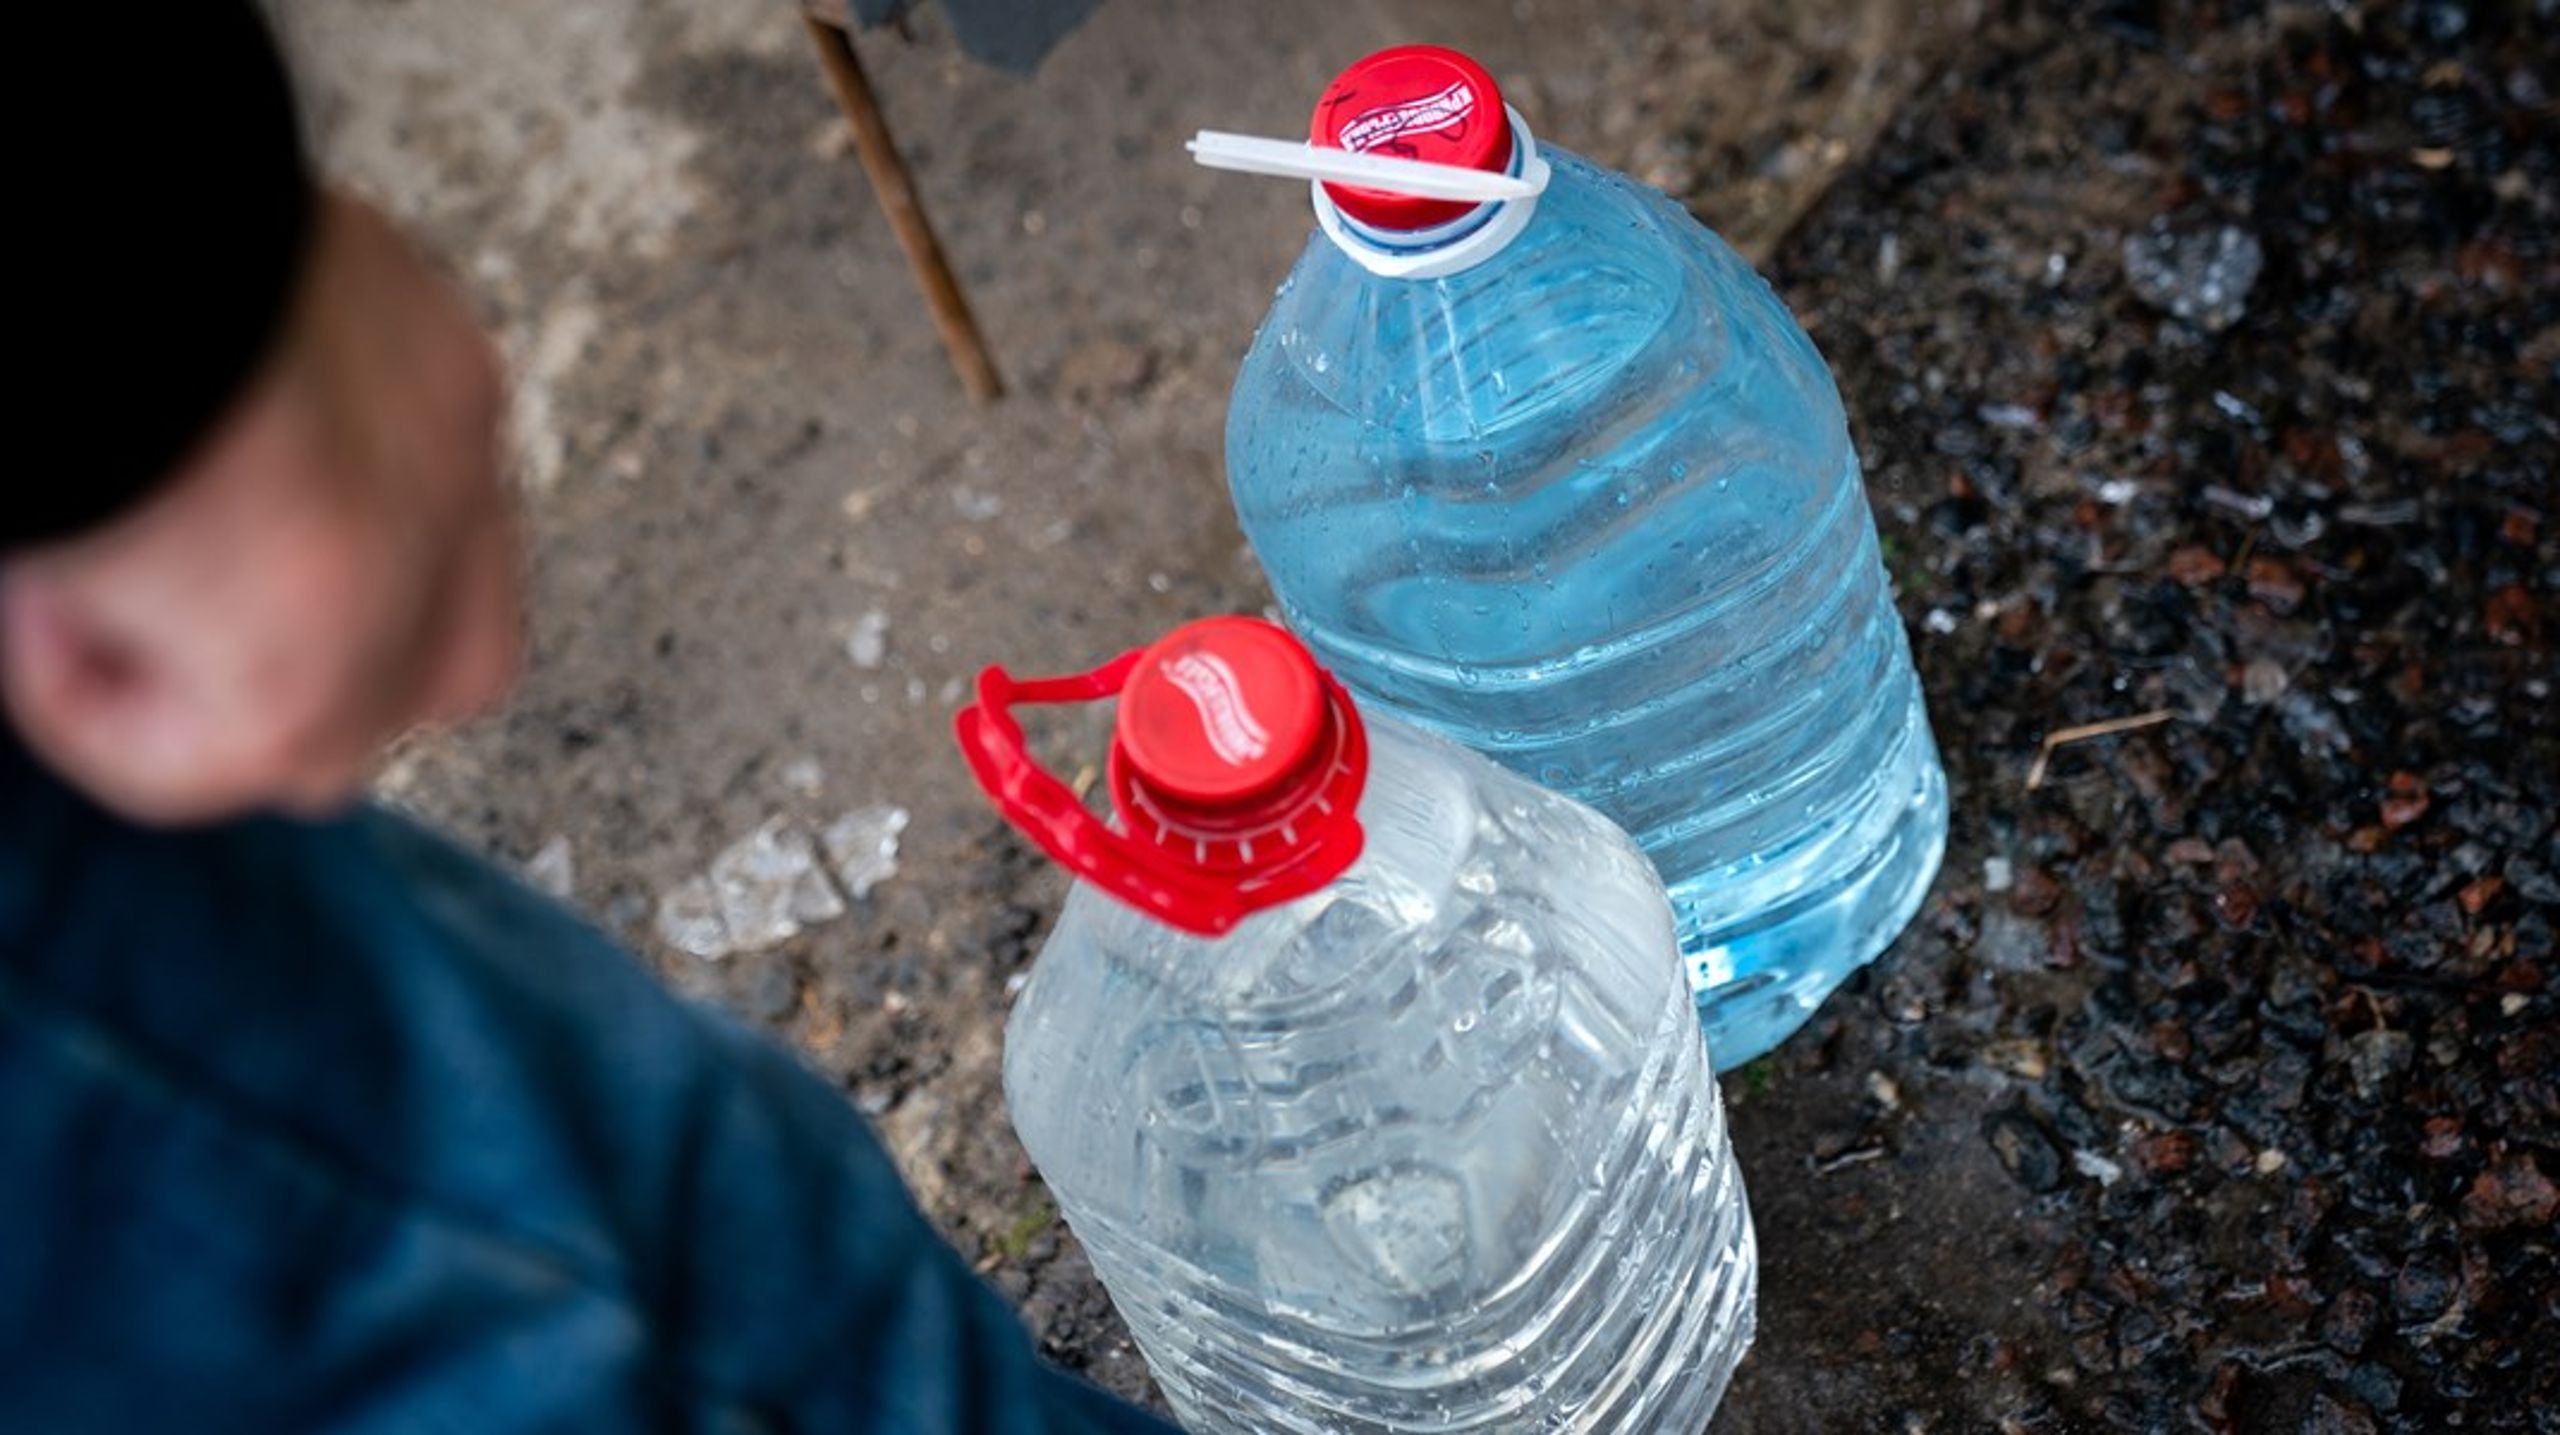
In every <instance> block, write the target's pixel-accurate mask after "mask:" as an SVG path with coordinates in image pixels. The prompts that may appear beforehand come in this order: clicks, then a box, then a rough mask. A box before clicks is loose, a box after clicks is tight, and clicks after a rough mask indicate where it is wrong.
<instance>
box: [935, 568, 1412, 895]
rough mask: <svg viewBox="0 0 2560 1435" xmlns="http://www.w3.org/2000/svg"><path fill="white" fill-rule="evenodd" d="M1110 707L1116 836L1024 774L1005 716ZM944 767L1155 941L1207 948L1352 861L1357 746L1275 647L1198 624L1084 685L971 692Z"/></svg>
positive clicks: (1000, 676)
mask: <svg viewBox="0 0 2560 1435" xmlns="http://www.w3.org/2000/svg"><path fill="white" fill-rule="evenodd" d="M1115 694H1117V695H1119V698H1120V712H1119V718H1118V723H1117V728H1116V732H1115V737H1114V740H1113V742H1112V746H1111V803H1112V809H1113V812H1114V813H1115V815H1116V816H1117V817H1118V819H1119V820H1118V823H1117V825H1116V827H1115V826H1112V825H1106V824H1105V823H1103V822H1102V821H1101V819H1099V818H1097V817H1095V816H1094V815H1093V813H1092V812H1091V811H1090V810H1088V809H1087V808H1086V807H1085V805H1084V803H1083V802H1082V801H1081V800H1079V799H1078V798H1077V796H1076V795H1075V793H1074V792H1073V791H1071V790H1070V789H1069V788H1068V787H1067V786H1066V784H1064V783H1062V782H1060V781H1059V780H1058V779H1057V777H1056V776H1055V775H1053V774H1051V773H1049V772H1047V771H1044V770H1043V769H1041V768H1040V767H1039V766H1038V765H1037V764H1036V763H1034V762H1033V761H1032V760H1031V756H1030V751H1029V748H1028V745H1027V744H1026V743H1025V741H1024V738H1023V733H1022V727H1021V724H1020V723H1018V722H1016V721H1015V720H1014V717H1013V713H1012V709H1013V708H1014V707H1015V706H1017V705H1019V704H1024V703H1060V702H1094V701H1099V700H1101V699H1103V698H1107V697H1110V696H1113V695H1115ZM957 734H958V737H959V740H960V749H961V752H962V753H963V754H964V755H965V756H966V757H967V758H968V759H969V766H970V769H971V771H972V772H974V773H975V774H976V776H977V779H978V784H979V786H981V787H983V788H985V789H986V792H987V795H988V796H989V797H991V798H993V799H994V801H995V804H996V808H997V810H998V811H1000V812H1002V813H1003V814H1004V815H1005V818H1006V819H1007V820H1008V821H1010V822H1012V823H1013V825H1014V826H1016V827H1018V828H1020V829H1022V831H1023V832H1024V834H1026V835H1027V836H1029V837H1030V838H1031V839H1032V840H1033V841H1035V842H1037V843H1039V844H1040V846H1041V848H1042V850H1044V851H1046V852H1047V853H1048V854H1049V855H1050V856H1052V857H1054V858H1056V859H1057V860H1058V861H1059V862H1060V863H1062V864H1064V865H1065V866H1067V867H1068V868H1070V869H1072V870H1074V871H1075V872H1076V873H1078V874H1079V875H1081V876H1082V877H1084V878H1085V879H1086V880H1088V881H1090V882H1092V883H1094V884H1095V885H1097V886H1099V887H1102V888H1103V889H1105V890H1106V891H1109V892H1111V893H1112V894H1113V895H1115V896H1117V897H1119V898H1120V899H1121V900H1123V901H1126V902H1128V903H1129V904H1131V905H1132V906H1135V907H1137V908H1139V909H1140V910H1142V911H1145V912H1147V913H1149V914H1150V915H1153V916H1155V917H1156V918H1158V919H1159V920H1162V921H1164V922H1166V923H1169V924H1170V925H1173V926H1177V927H1180V928H1182V929H1183V930H1185V931H1190V932H1196V933H1198V934H1200V935H1202V936H1218V935H1221V934H1223V933H1225V932H1227V931H1228V930H1230V929H1232V928H1233V927H1234V926H1235V925H1236V923H1238V922H1240V921H1243V920H1244V919H1245V918H1246V917H1247V916H1250V915H1251V914H1253V913H1255V912H1258V911H1260V910H1262V909H1263V908H1265V907H1271V906H1276V905H1278V904H1279V903H1282V902H1286V901H1290V900H1293V899H1295V898H1298V897H1303V896H1305V895H1306V894H1308V893H1310V892H1313V891H1315V890H1316V889H1318V888H1320V887H1322V886H1324V885H1325V884H1327V883H1329V882H1331V881H1332V880H1333V879H1334V878H1336V877H1338V876H1340V875H1342V872H1343V871H1344V869H1346V868H1348V867H1349V866H1350V865H1351V864H1352V862H1353V861H1355V860H1357V859H1358V857H1359V855H1360V847H1361V833H1360V823H1359V819H1358V816H1357V808H1358V806H1359V802H1360V791H1361V788H1362V786H1363V784H1364V783H1365V782H1366V781H1367V778H1368V770H1369V751H1368V738H1367V734H1366V733H1365V732H1363V730H1362V729H1361V726H1360V717H1359V714H1358V713H1357V712H1356V711H1355V710H1354V709H1353V708H1352V706H1351V699H1350V696H1349V695H1348V694H1347V693H1345V692H1344V691H1343V690H1342V685H1341V684H1339V683H1337V682H1335V681H1334V680H1333V678H1332V676H1331V675H1329V674H1327V673H1326V672H1325V671H1324V670H1323V669H1322V668H1319V667H1317V666H1316V662H1315V659H1314V658H1313V657H1312V656H1310V655H1309V654H1308V652H1307V650H1306V648H1305V647H1303V646H1302V645H1300V643H1299V642H1298V640H1297V639H1296V638H1294V637H1291V636H1290V635H1289V634H1288V633H1287V632H1286V631H1284V630H1282V629H1280V628H1277V627H1274V626H1272V625H1271V624H1269V623H1266V622H1263V621H1262V620H1260V619H1258V618H1209V619H1204V620H1202V621H1200V622H1197V623H1191V624H1188V625H1185V626H1184V627H1181V628H1177V629H1175V630H1174V631H1173V632H1172V633H1170V634H1167V635H1166V636H1165V637H1164V638H1163V639H1162V640H1160V641H1158V642H1157V643H1155V644H1154V645H1153V646H1150V647H1146V648H1141V649H1139V650H1137V651H1136V652H1132V653H1126V654H1123V655H1121V656H1120V657H1119V658H1117V659H1115V660H1113V661H1112V662H1110V663H1108V664H1106V665H1104V666H1103V667H1100V668H1097V669H1095V670H1094V671H1092V672H1089V673H1079V674H1074V675H1071V676H1068V677H1060V678H1029V679H1017V678H1015V677H1013V676H1012V675H1011V674H1009V673H1007V672H1005V671H1004V670H1003V669H1002V668H989V669H987V670H986V671H985V672H983V673H981V674H980V675H979V677H978V701H977V702H976V703H975V704H973V705H971V706H969V707H967V708H964V709H962V710H961V713H960V716H959V719H958V722H957Z"/></svg>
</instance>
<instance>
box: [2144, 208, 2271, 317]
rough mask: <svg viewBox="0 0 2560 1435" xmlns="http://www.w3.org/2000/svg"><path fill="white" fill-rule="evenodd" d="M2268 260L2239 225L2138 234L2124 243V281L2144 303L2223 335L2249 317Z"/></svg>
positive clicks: (2255, 238)
mask: <svg viewBox="0 0 2560 1435" xmlns="http://www.w3.org/2000/svg"><path fill="white" fill-rule="evenodd" d="M2265 263H2266V255H2265V252H2264V251H2263V250H2261V249H2260V248H2259V247H2258V241H2257V237H2256V236H2254V235H2252V234H2250V233H2249V231H2247V230H2245V229H2242V228H2240V227H2238V226H2237V225H2230V224H2226V225H2223V226H2222V227H2220V228H2219V229H2211V230H2193V231H2188V232H2184V233H2163V234H2135V235H2128V236H2127V237H2126V239H2125V241H2124V276H2125V279H2126V281H2127V282H2129V283H2131V284H2132V285H2133V292H2134V293H2136V294H2138V295H2140V296H2142V300H2143V302H2144V303H2146V304H2149V305H2151V306H2152V307H2153V308H2156V309H2165V310H2167V311H2168V312H2169V313H2171V314H2174V315H2176V316H2177V317H2179V318H2181V319H2184V320H2185V321H2187V322H2188V323H2190V324H2193V325H2195V326H2196V327H2197V328H2200V329H2202V330H2204V331H2205V332H2207V333H2219V332H2221V331H2222V330H2224V329H2227V328H2229V327H2231V325H2232V324H2234V323H2236V322H2238V320H2239V318H2240V316H2241V315H2242V314H2243V313H2245V312H2247V309H2248V300H2249V290H2250V287H2251V286H2252V285H2255V284H2256V283H2257V282H2258V270H2259V269H2260V268H2261V267H2263V266H2264V264H2265Z"/></svg>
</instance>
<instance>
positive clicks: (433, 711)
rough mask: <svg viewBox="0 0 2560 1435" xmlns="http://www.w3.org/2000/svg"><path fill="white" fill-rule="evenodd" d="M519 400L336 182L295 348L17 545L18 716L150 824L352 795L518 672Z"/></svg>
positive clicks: (14, 667) (285, 344)
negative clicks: (510, 439)
mask: <svg viewBox="0 0 2560 1435" xmlns="http://www.w3.org/2000/svg"><path fill="white" fill-rule="evenodd" d="M149 397H150V396H148V395H140V396H136V398H137V400H139V401H146V402H147V401H148V399H149ZM501 408H502V402H501V390H500V384H499V379H498V369H497V365H496V363H495V361H494V358H493V355H492V353H491V350H490V347H489V344H488V341H487V340H486V338H485V337H484V336H483V335H482V334H481V332H480V330H479V328H478V326H477V325H476V324H475V323H474V321H473V319H472V317H471V315H470V313H469V311H468V309H467V308H466V307H465V306H464V304H463V302H462V300H461V298H460V296H459V295H458V294H456V293H455V292H454V291H453V289H452V288H451V287H450V286H449V285H448V284H446V283H445V282H444V281H443V280H442V279H441V278H439V277H438V276H437V275H436V274H435V273H433V272H432V271H431V270H430V269H429V268H428V267H427V266H426V265H425V264H424V263H423V262H422V261H421V260H420V259H419V258H418V256H417V255H416V254H415V253H414V252H412V251H411V249H410V248H409V247H408V246H407V245H406V244H405V243H404V242H403V241H402V239H401V238H400V236H399V235H398V234H397V233H395V232H394V231H393V229H392V228H391V226H390V225H389V224H388V223H386V222H385V221H384V220H383V218H382V217H381V216H380V215H378V214H376V213H375V212H374V211H373V210H371V209H370V208H367V207H366V206H364V205H362V204H360V203H358V202H355V201H353V200H350V199H346V198H343V197H338V196H331V195H326V194H323V195H322V196H321V197H319V198H318V199H317V200H316V201H315V202H314V206H313V211H312V215H311V219H310V223H309V232H308V235H307V238H306V240H305V242H304V245H303V248H302V251H301V258H300V262H299V267H298V271H297V274H296V276H295V278H294V279H293V280H292V288H291V293H290V297H289V299H288V301H287V303H286V305H285V307H284V309H283V311H282V316H281V319H280V321H279V322H278V325H277V328H276V330H275V334H274V337H273V340H272V342H270V343H269V344H268V345H267V346H266V347H265V349H264V350H263V352H262V354H261V356H260V358H259V359H258V362H257V364H256V366H255V368H254V369H253V370H252V371H251V372H250V374H249V376H248V377H247V379H246V381H245V382H244V383H243V384H242V385H241V386H240V387H239V389H238V391H237V393H236V394H233V395H232V396H231V397H229V398H228V400H227V401H226V402H225V403H223V405H222V406H221V407H220V409H219V411H218V413H217V415H216V416H215V417H214V419H213V420H212V422H211V423H210V424H209V425H208V426H207V427H206V428H205V429H204V430H203V432H202V433H201V434H200V435H198V436H196V437H195V438H194V439H193V441H192V442H191V443H190V444H189V445H188V446H187V447H186V448H185V449H184V452H183V457H181V458H179V459H178V460H176V461H175V462H174V463H173V464H171V465H170V466H169V467H168V470H167V472H166V473H165V474H163V475H159V476H158V477H157V480H156V481H155V482H154V483H153V484H152V485H151V486H150V488H149V490H148V493H147V496H146V497H144V498H142V499H141V500H140V501H139V502H138V503H136V504H135V505H133V506H131V507H130V508H127V509H125V510H124V511H121V512H119V513H117V514H116V515H114V516H113V517H110V518H107V519H105V520H104V521H102V522H100V523H98V524H96V525H94V526H91V527H88V528H86V529H84V530H82V531H80V532H77V533H75V534H72V535H70V536H66V537H57V538H53V539H51V540H49V541H45V542H41V543H38V544H36V545H34V546H31V547H26V548H22V549H20V550H18V551H15V552H11V553H8V554H7V555H6V556H5V557H0V700H5V703H6V708H7V713H8V717H9V720H10V722H11V724H12V725H13V726H14V727H15V729H16V730H17V732H18V733H19V734H20V736H21V737H22V738H23V739H24V741H25V742H26V743H27V745H28V746H29V747H30V748H31V749H32V750H33V751H34V752H35V753H36V754H37V755H38V757H39V758H41V759H42V760H43V761H44V762H46V763H47V764H48V765H49V766H51V767H52V768H54V769H55V770H56V771H57V772H58V773H60V774H61V775H62V776H63V777H64V778H65V779H67V780H69V781H70V782H72V783H73V784H75V785H76V786H79V787H81V788H82V789H84V790H86V791H87V792H89V793H90V794H91V795H92V796H94V797H96V798H97V799H98V800H100V801H101V802H104V803H105V804H107V805H108V806H110V807H113V808H115V809H117V810H118V811H121V812H123V813H125V814H126V815H128V816H131V817H134V818H137V819H141V820H144V821H152V822H185V821H195V820H202V819H208V818H214V817H220V816H226V815H230V814H234V813H238V812H244V811H249V810H253V809H258V808H266V807H275V808H282V809H286V810H292V811H300V812H318V811H325V810H327V809H329V808H332V807H335V806H337V805H340V804H342V803H344V802H346V801H347V800H349V799H350V798H351V797H352V796H353V795H354V794H355V793H356V791H357V790H358V788H359V787H360V785H361V783H362V781H363V778H364V775H365V773H366V770H367V768H368V766H369V764H370V763H371V761H372V759H373V758H374V756H375V755H376V753H377V752H378V750H379V749H380V747H381V745H382V744H383V743H384V742H385V741H386V740H387V739H388V738H390V737H391V736H393V735H395V734H397V733H398V732H400V731H401V730H402V729H404V728H407V727H409V726H411V725H413V724H415V723H419V722H424V721H433V720H437V719H443V718H450V717H454V716H458V715H460V714H463V713H466V712H468V711H470V710H472V709H474V708H477V707H479V706H482V705H484V704H486V703H488V702H490V701H491V700H493V699H494V698H495V697H496V696H497V695H498V694H499V693H500V692H501V691H502V690H503V689H504V687H505V685H506V683H507V681H508V678H509V676H510V675H511V673H512V671H513V668H514V665H515V661H516V656H517V647H518V624H517V610H516V605H517V573H516V562H517V558H516V553H515V547H514V533H513V525H512V516H511V512H510V509H509V505H508V503H507V501H506V497H505V493H504V489H503V486H502V484H501V482H500V478H499V441H498V428H499V421H500V414H501ZM55 481H57V482H59V483H62V484H65V485H76V484H77V483H78V482H79V478H78V477H77V476H76V475H75V476H67V477H64V478H61V479H59V480H55Z"/></svg>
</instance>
